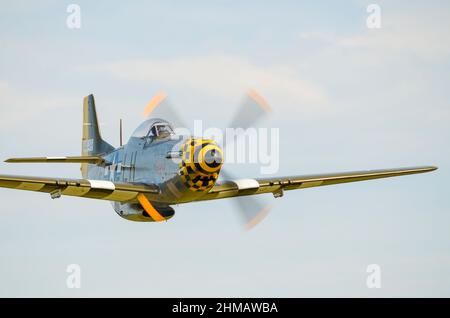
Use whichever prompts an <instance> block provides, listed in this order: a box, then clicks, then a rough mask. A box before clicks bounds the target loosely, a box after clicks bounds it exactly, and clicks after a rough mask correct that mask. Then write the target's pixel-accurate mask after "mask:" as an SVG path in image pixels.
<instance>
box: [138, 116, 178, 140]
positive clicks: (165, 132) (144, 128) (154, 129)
mask: <svg viewBox="0 0 450 318" xmlns="http://www.w3.org/2000/svg"><path fill="white" fill-rule="evenodd" d="M172 135H175V133H174V131H173V128H172V126H171V125H170V124H169V123H168V122H167V121H165V120H163V119H158V118H154V119H148V120H146V121H144V122H143V123H142V124H140V125H139V127H138V128H137V129H136V130H135V131H134V133H133V135H132V136H131V137H134V138H146V137H156V138H165V137H169V136H172Z"/></svg>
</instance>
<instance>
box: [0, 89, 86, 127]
mask: <svg viewBox="0 0 450 318" xmlns="http://www.w3.org/2000/svg"><path fill="white" fill-rule="evenodd" d="M75 103H77V104H79V103H80V101H79V98H78V99H74V98H69V97H62V96H58V95H56V94H55V96H46V95H44V94H34V93H32V92H29V91H23V90H20V89H17V88H16V87H13V86H12V85H10V84H9V83H8V82H6V81H0V117H1V118H2V119H3V121H2V127H1V129H2V130H5V129H6V130H8V129H10V128H11V127H13V126H16V125H23V124H24V123H26V122H28V121H30V120H32V119H35V118H38V117H40V116H41V115H42V114H43V113H45V112H48V111H51V110H54V109H55V110H56V109H60V108H62V107H64V108H68V107H71V106H72V105H74V104H75Z"/></svg>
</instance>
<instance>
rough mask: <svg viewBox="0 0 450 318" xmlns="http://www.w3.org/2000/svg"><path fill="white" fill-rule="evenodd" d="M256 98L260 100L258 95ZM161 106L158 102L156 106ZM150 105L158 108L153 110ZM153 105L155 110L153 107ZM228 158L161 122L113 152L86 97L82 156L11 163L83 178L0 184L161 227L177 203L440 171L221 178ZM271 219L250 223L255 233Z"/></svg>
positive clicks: (150, 122)
mask: <svg viewBox="0 0 450 318" xmlns="http://www.w3.org/2000/svg"><path fill="white" fill-rule="evenodd" d="M255 98H256V99H258V97H255ZM153 104H155V103H153ZM150 106H152V105H150ZM153 106H154V105H153ZM223 159H224V154H223V151H222V148H221V147H220V146H219V144H218V143H217V142H216V141H214V140H210V139H204V138H198V137H193V136H181V135H177V134H175V133H174V129H173V127H172V125H171V124H170V123H169V122H168V121H166V120H163V119H158V118H152V119H147V120H145V121H144V122H143V123H142V124H141V125H140V126H139V127H138V128H137V129H136V130H135V131H134V133H133V134H132V136H131V137H130V138H129V140H128V143H126V144H125V145H121V146H120V147H119V148H114V147H113V146H111V145H110V144H109V143H107V142H106V141H105V140H103V139H102V137H101V134H100V129H99V124H98V120H97V111H96V107H95V102H94V96H93V95H89V96H87V97H85V98H84V103H83V138H82V155H81V156H75V157H36V158H12V159H8V160H6V161H5V162H8V163H81V172H82V179H67V178H42V177H28V176H9V175H0V187H3V188H10V189H17V190H27V191H38V192H45V193H49V194H50V196H51V198H53V199H56V198H60V197H61V196H62V195H67V196H76V197H82V198H90V199H99V200H106V201H111V202H112V204H113V207H114V210H115V211H116V213H117V214H118V215H120V216H121V217H122V218H124V219H126V220H129V221H137V222H162V221H167V220H169V219H171V218H172V217H173V216H174V215H175V210H174V209H173V206H175V205H179V204H185V203H189V202H194V201H207V200H208V201H209V200H218V199H225V198H234V197H247V196H254V195H259V194H264V193H270V194H273V196H274V197H275V198H280V197H282V196H283V194H284V192H285V191H290V190H298V189H305V188H311V187H319V186H326V185H334V184H340V183H347V182H356V181H364V180H372V179H379V178H387V177H396V176H403V175H409V174H416V173H424V172H430V171H433V170H436V169H437V167H433V166H423V167H412V168H398V169H385V170H373V171H357V172H344V173H333V174H317V175H306V176H288V177H271V178H255V179H236V180H233V179H231V180H219V175H220V174H221V170H222V165H223V163H224V160H223ZM266 214H267V210H265V209H263V211H259V213H258V214H257V215H256V216H252V217H251V218H250V219H248V220H247V226H248V227H249V228H250V227H252V226H254V225H256V224H257V223H258V222H260V221H261V220H262V218H263V217H264V216H265V215H266Z"/></svg>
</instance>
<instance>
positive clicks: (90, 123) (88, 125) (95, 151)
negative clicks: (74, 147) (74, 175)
mask: <svg viewBox="0 0 450 318" xmlns="http://www.w3.org/2000/svg"><path fill="white" fill-rule="evenodd" d="M113 150H114V147H113V146H111V145H110V144H108V143H107V142H106V141H104V140H103V139H102V137H101V135H100V129H99V126H98V119H97V110H96V109H95V100H94V95H92V94H91V95H89V96H87V97H85V98H84V103H83V144H82V155H83V156H96V155H101V154H105V153H108V152H111V151H113ZM81 172H82V175H83V178H86V177H87V174H88V164H86V163H83V164H82V165H81Z"/></svg>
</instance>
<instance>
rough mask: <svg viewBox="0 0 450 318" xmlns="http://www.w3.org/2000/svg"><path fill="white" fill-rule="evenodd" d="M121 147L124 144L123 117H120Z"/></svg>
mask: <svg viewBox="0 0 450 318" xmlns="http://www.w3.org/2000/svg"><path fill="white" fill-rule="evenodd" d="M119 129H120V147H122V146H123V132H122V129H123V126H122V119H120V128H119Z"/></svg>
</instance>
